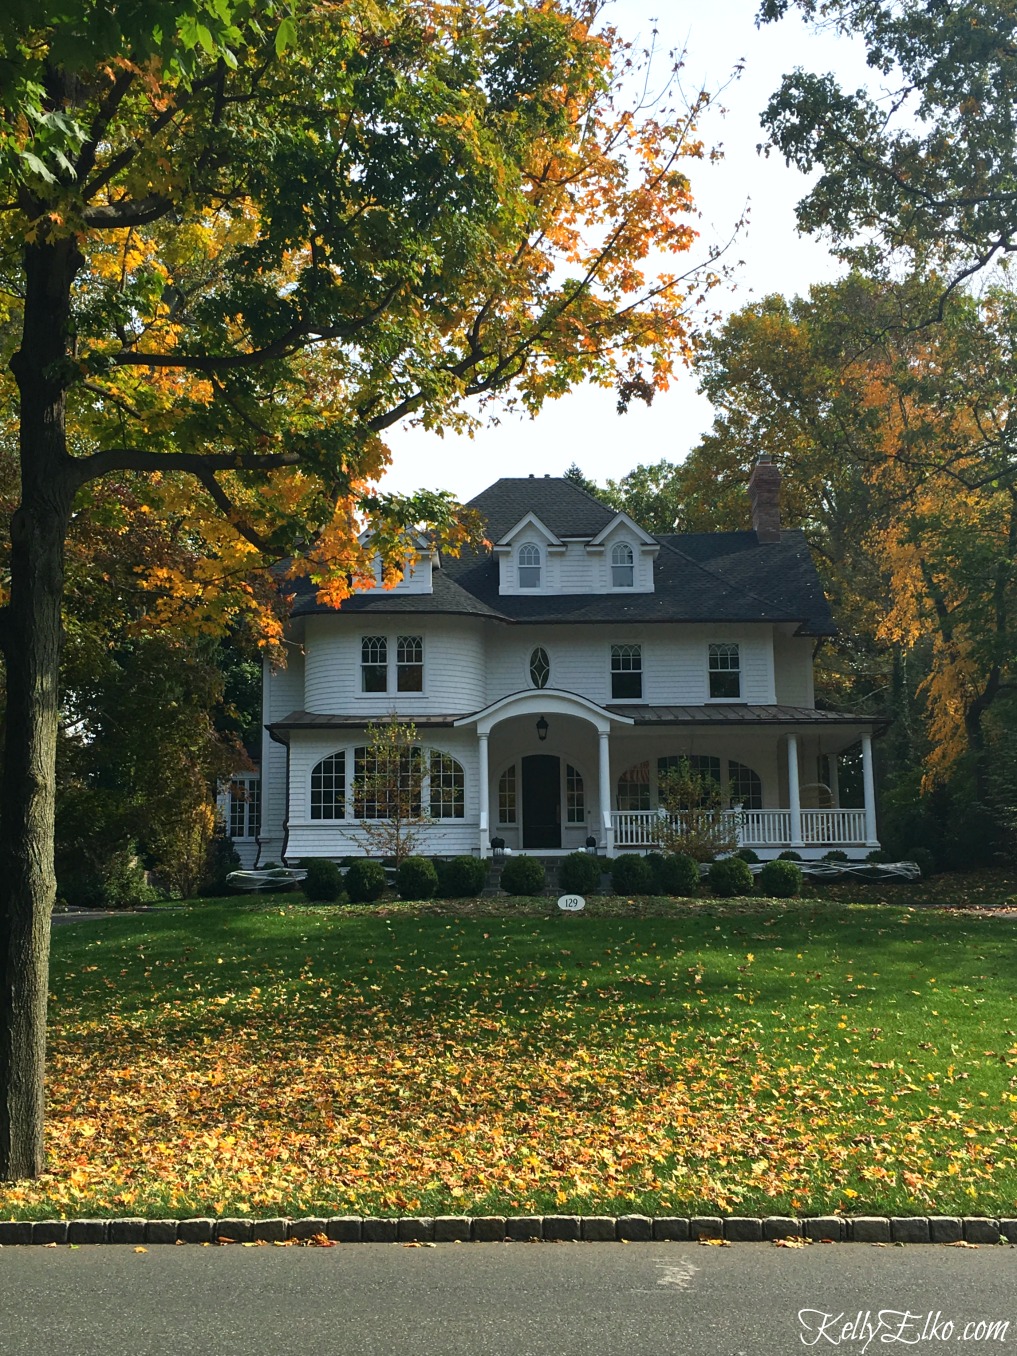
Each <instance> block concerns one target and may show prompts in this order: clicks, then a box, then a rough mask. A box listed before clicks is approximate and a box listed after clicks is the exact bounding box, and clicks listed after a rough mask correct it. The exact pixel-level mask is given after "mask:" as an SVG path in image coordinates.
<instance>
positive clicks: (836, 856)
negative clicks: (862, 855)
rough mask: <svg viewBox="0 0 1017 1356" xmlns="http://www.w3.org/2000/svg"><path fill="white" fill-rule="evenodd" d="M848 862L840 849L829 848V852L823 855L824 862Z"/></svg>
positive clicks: (847, 858)
mask: <svg viewBox="0 0 1017 1356" xmlns="http://www.w3.org/2000/svg"><path fill="white" fill-rule="evenodd" d="M850 860H851V859H850V858H849V857H848V855H847V853H846V852H845V851H844V850H843V849H842V848H831V849H830V851H829V852H824V853H823V861H824V862H847V861H850Z"/></svg>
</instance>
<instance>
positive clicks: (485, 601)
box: [293, 476, 836, 636]
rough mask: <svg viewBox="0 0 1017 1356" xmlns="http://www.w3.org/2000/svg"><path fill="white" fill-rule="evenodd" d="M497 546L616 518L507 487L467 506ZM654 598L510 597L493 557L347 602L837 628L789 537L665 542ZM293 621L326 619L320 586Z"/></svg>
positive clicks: (566, 488)
mask: <svg viewBox="0 0 1017 1356" xmlns="http://www.w3.org/2000/svg"><path fill="white" fill-rule="evenodd" d="M469 507H470V508H474V509H477V510H478V511H479V512H480V513H481V514H482V515H483V517H484V519H485V520H486V523H487V536H488V539H489V540H490V541H492V542H494V541H498V540H499V539H500V538H501V537H503V536H504V535H505V534H506V532H508V531H509V530H510V528H512V527H513V526H514V525H515V524H516V523H517V522H519V520H520V519H521V518H524V517H525V516H526V514H527V513H529V512H531V511H532V512H533V513H535V514H536V515H537V517H538V518H540V520H541V522H543V523H544V524H545V526H546V527H547V528H549V529H550V531H552V532H554V533H555V534H556V535H557V536H559V537H578V538H583V537H586V538H590V537H595V536H596V535H597V534H598V533H599V532H601V531H602V530H603V529H604V528H605V527H606V526H607V524H608V523H610V522H611V521H612V519H613V518H614V517H616V513H615V510H614V509H611V508H609V507H608V506H607V505H606V504H602V503H600V501H599V500H597V499H594V498H593V497H592V496H591V495H589V494H587V493H586V491H585V490H581V489H580V488H579V487H578V486H577V485H573V484H572V482H571V481H568V480H565V479H563V478H561V477H543V478H541V477H534V476H527V477H525V478H506V479H503V480H498V481H496V482H495V484H493V485H491V486H490V487H489V488H488V489H486V490H484V491H483V492H482V493H481V494H478V495H477V497H476V498H475V499H472V500H471V501H470V504H469ZM656 540H657V541H658V542H659V543H660V546H661V550H660V552H659V554H658V556H657V558H656V560H655V561H654V592H653V593H631V594H624V593H593V594H590V593H586V594H583V593H565V594H541V595H532V596H530V595H520V594H514V595H511V596H505V595H502V594H499V592H498V573H499V572H498V561H497V559H496V558H495V557H494V556H493V555H492V554H491V553H490V552H487V551H482V552H477V551H473V552H465V553H464V554H463V555H462V556H460V557H459V558H458V559H455V558H452V557H447V556H446V557H445V558H444V559H443V562H442V568H441V569H437V570H435V571H434V592H433V593H431V594H423V593H399V592H397V591H392V590H387V589H381V588H378V589H371V590H369V591H368V592H366V593H358V594H355V595H354V596H353V597H352V598H349V599H347V601H346V602H345V603H343V606H342V611H343V612H371V613H379V614H382V613H396V614H398V613H444V614H449V615H462V616H478V617H489V618H491V619H492V620H497V621H502V622H531V623H541V622H543V623H554V624H559V625H562V624H569V623H580V622H607V623H614V624H616V625H623V624H625V623H632V624H637V625H642V624H646V623H652V622H704V623H711V624H712V623H721V622H787V623H792V624H794V625H795V626H796V627H797V628H798V629H799V630H800V631H801V632H803V633H804V634H807V635H818V636H822V635H833V634H834V633H835V631H836V627H835V626H834V623H833V618H832V616H831V615H830V609H829V606H828V604H827V601H826V598H825V597H824V595H823V590H822V586H821V585H820V582H819V576H818V575H817V574H816V568H815V565H814V564H813V562H812V557H811V554H810V552H809V547H808V544H807V543H806V541H805V538H804V536H803V535H802V533H801V532H799V531H785V532H783V533H782V534H781V540H780V541H779V542H778V543H775V544H773V545H760V543H759V542H758V541H757V539H756V534H755V533H754V532H751V531H750V532H695V533H687V534H684V535H677V536H676V535H668V536H660V537H657V538H656ZM296 593H297V601H296V604H295V606H294V609H293V611H294V615H296V616H300V615H306V614H308V613H313V612H328V611H331V610H332V609H329V608H325V607H321V606H320V605H319V604H318V603H317V601H316V599H315V596H314V586H313V585H311V584H310V583H309V582H308V581H307V580H300V581H298V583H297V586H296Z"/></svg>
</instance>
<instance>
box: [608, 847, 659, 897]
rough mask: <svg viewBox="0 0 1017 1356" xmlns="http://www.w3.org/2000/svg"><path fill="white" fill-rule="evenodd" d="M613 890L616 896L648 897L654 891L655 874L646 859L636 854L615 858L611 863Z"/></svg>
mask: <svg viewBox="0 0 1017 1356" xmlns="http://www.w3.org/2000/svg"><path fill="white" fill-rule="evenodd" d="M611 889H612V890H613V891H614V892H615V894H616V895H648V894H649V893H650V891H651V890H652V889H653V872H652V871H651V869H650V867H649V866H648V865H647V863H646V858H645V857H637V856H636V855H635V853H632V854H631V855H626V856H624V857H615V859H614V861H612V863H611Z"/></svg>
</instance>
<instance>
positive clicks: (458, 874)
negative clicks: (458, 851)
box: [435, 855, 487, 899]
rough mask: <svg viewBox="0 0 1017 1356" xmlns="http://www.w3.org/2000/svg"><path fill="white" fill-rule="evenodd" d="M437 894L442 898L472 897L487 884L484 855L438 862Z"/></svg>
mask: <svg viewBox="0 0 1017 1356" xmlns="http://www.w3.org/2000/svg"><path fill="white" fill-rule="evenodd" d="M435 866H436V868H437V871H438V889H437V894H438V896H439V898H441V899H472V898H473V897H474V896H475V895H479V894H480V892H481V890H483V888H484V886H485V885H486V884H487V862H486V861H485V860H484V858H483V857H467V856H465V855H464V856H462V857H453V858H452V860H451V861H448V862H436V863H435Z"/></svg>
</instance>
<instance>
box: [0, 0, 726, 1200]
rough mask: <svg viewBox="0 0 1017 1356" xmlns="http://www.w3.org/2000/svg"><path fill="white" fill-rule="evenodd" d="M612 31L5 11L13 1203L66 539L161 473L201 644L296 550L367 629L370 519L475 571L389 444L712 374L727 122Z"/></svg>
mask: <svg viewBox="0 0 1017 1356" xmlns="http://www.w3.org/2000/svg"><path fill="white" fill-rule="evenodd" d="M595 14H596V7H595V6H593V5H588V4H586V3H585V2H584V0H575V3H571V0H542V3H539V4H538V3H535V2H534V3H531V2H530V0H493V3H492V2H491V0H462V3H459V4H456V5H453V6H445V5H440V4H437V3H430V2H429V0H422V2H421V3H419V4H414V5H406V4H404V3H401V0H348V2H347V3H345V4H343V5H342V6H338V7H336V6H320V5H317V4H314V3H312V0H295V3H292V4H289V5H287V6H285V7H284V6H282V5H280V4H277V3H275V0H187V2H186V3H184V4H181V5H177V6H173V7H166V6H162V7H157V8H153V7H152V6H151V5H148V4H145V3H141V0H112V3H104V4H102V5H99V4H97V3H96V0H70V2H69V3H66V4H60V5H56V4H55V3H52V0H40V3H38V4H32V5H25V4H15V5H9V6H6V7H4V9H3V11H2V14H0V63H2V70H3V75H4V94H5V97H4V102H3V110H2V113H0V209H2V211H3V213H4V219H5V230H4V233H3V239H2V244H0V278H2V282H3V288H4V291H3V313H2V314H0V334H2V336H3V339H4V351H3V354H2V359H3V361H2V362H0V371H3V372H5V373H6V371H7V370H8V366H9V370H10V372H11V374H12V376H13V383H14V385H15V386H16V392H14V391H11V390H8V391H7V392H5V398H6V400H7V406H8V407H10V406H12V405H13V398H14V396H15V394H16V400H17V408H18V426H17V430H16V431H17V454H16V461H17V479H18V485H17V491H16V494H17V503H16V506H15V510H14V513H13V515H12V518H11V532H10V546H9V585H8V586H7V587H6V589H5V599H4V607H3V611H2V614H0V650H2V653H3V658H4V665H5V680H6V697H7V723H6V734H5V746H4V757H3V782H2V787H0V882H2V884H0V989H2V991H3V993H4V996H5V997H4V1004H3V1008H2V1010H0V1178H16V1177H23V1176H31V1175H34V1174H37V1173H38V1172H39V1171H40V1170H41V1168H42V1164H43V1151H42V1106H43V1065H44V1049H45V1011H46V993H47V972H48V937H49V911H50V907H51V904H52V900H53V896H54V889H55V882H54V874H53V814H54V799H55V784H54V765H55V754H56V741H57V728H58V720H59V715H60V691H59V661H60V640H61V609H62V604H63V600H64V579H65V566H66V548H65V543H66V539H67V536H68V531H69V527H70V524H71V523H72V521H73V519H74V515H75V514H80V515H84V516H87V514H88V512H89V511H90V506H91V503H92V499H93V495H94V492H95V487H96V486H97V485H98V484H100V483H101V482H104V481H105V480H106V479H107V478H110V477H114V478H115V477H125V476H134V477H137V478H138V480H139V481H140V482H141V484H142V485H143V487H144V488H143V490H142V491H140V492H139V497H140V498H141V499H142V500H143V503H142V505H141V506H140V507H141V508H145V509H147V511H148V512H149V513H152V514H154V515H155V516H156V517H157V518H158V519H160V520H162V519H173V520H176V521H179V522H180V523H181V524H182V525H183V529H182V530H183V531H184V532H185V533H186V535H187V537H188V538H189V539H190V540H191V541H192V542H195V543H197V544H198V545H199V547H200V550H199V552H198V557H199V564H200V568H198V569H196V570H193V571H191V572H190V573H188V572H186V571H184V570H182V569H180V568H178V567H177V565H176V564H175V563H174V562H173V561H172V560H171V561H169V562H163V563H160V564H159V565H158V567H157V568H156V569H155V570H154V571H153V572H152V574H151V575H150V576H149V581H148V582H149V585H150V586H151V588H152V589H153V590H154V594H155V596H157V597H158V599H159V601H160V602H161V603H162V605H163V607H164V609H166V610H171V611H173V612H174V613H175V614H179V613H181V612H184V613H189V614H190V616H191V619H192V620H193V621H194V624H195V625H196V626H202V625H204V626H208V627H219V626H222V625H223V623H224V620H225V619H226V618H227V617H228V616H229V615H231V614H232V613H235V611H236V610H237V609H240V608H244V607H249V606H250V605H251V601H252V600H251V589H252V588H253V587H254V586H252V585H251V584H249V583H248V582H246V581H249V580H250V579H251V578H252V577H256V576H257V574H258V571H259V570H263V569H264V567H266V566H267V565H269V564H270V563H272V562H275V561H276V560H277V559H278V558H279V557H280V556H283V555H290V554H294V553H295V554H296V555H297V557H298V558H299V559H300V561H301V562H302V564H301V566H300V568H302V569H305V570H307V571H309V572H310V574H311V577H312V578H313V580H314V582H315V583H316V584H317V585H318V588H319V593H320V596H321V597H322V598H323V599H326V600H328V601H331V602H338V601H341V599H342V598H343V596H345V595H346V594H347V593H348V591H349V589H350V588H351V587H352V586H353V584H355V583H356V582H357V581H364V580H366V579H368V578H369V577H370V574H371V571H370V566H371V562H370V560H369V559H368V558H367V554H366V551H365V549H364V548H363V547H362V545H361V544H360V538H359V533H358V529H359V528H360V527H361V526H362V525H363V521H364V519H365V517H366V518H367V519H369V520H370V521H371V523H372V525H373V528H374V535H373V537H372V538H371V548H370V549H371V550H372V551H373V550H377V549H380V550H381V552H382V554H383V557H384V558H385V560H386V562H387V572H388V574H389V576H391V573H392V571H394V570H395V569H396V568H397V567H398V564H399V562H400V561H401V559H402V558H403V556H404V554H405V549H406V546H405V543H406V533H407V532H408V531H409V530H410V529H412V528H413V527H414V526H415V525H417V524H420V523H429V524H431V525H432V526H433V527H434V528H435V529H436V530H437V531H438V532H439V533H444V536H445V540H446V543H447V544H448V545H450V546H452V547H454V546H455V545H456V544H457V542H461V541H462V540H463V539H464V538H465V537H466V536H468V535H469V532H470V530H471V524H469V523H468V522H467V521H465V520H464V519H463V518H462V517H461V515H458V514H457V513H456V512H455V510H454V506H453V505H451V504H450V503H449V502H448V501H447V500H446V499H445V498H443V497H441V496H429V497H428V496H417V497H414V498H413V499H411V500H409V501H400V500H394V499H391V498H389V499H384V498H381V497H379V496H378V495H377V494H376V493H375V492H373V490H372V485H373V483H374V480H375V478H376V477H377V475H378V473H379V472H380V470H381V469H382V468H383V467H384V465H385V462H386V459H387V451H386V448H385V445H384V442H383V435H384V432H385V430H386V429H388V428H390V427H392V426H393V425H394V424H396V423H397V422H399V421H400V420H402V419H406V418H412V419H415V420H417V421H418V422H420V423H421V424H423V425H424V426H427V427H433V428H443V427H450V426H451V427H465V426H467V425H469V423H470V422H471V420H474V419H476V417H477V414H476V407H477V405H478V404H479V406H480V408H481V410H482V409H483V406H484V403H485V402H488V401H492V400H495V399H497V398H498V396H499V393H504V397H503V398H505V399H507V400H509V401H514V402H516V403H518V404H519V405H520V406H521V407H522V408H523V409H525V410H527V411H529V412H531V413H532V412H536V411H537V410H539V408H540V407H541V404H542V403H543V401H544V400H545V399H548V398H554V397H557V396H560V395H562V394H563V393H564V392H565V391H567V390H568V389H570V388H571V387H572V386H573V385H574V384H575V383H576V382H579V381H582V380H586V379H589V380H592V381H595V382H599V383H601V384H605V385H617V386H618V388H619V390H621V391H622V392H623V393H624V392H626V391H629V390H631V389H633V388H634V387H635V386H639V385H640V384H642V385H644V386H646V387H647V389H659V388H662V387H664V386H666V384H667V382H668V379H669V376H670V374H671V372H672V369H673V365H674V362H675V361H676V360H677V359H678V358H679V357H680V356H681V355H682V354H683V353H687V352H688V349H689V334H688V321H687V320H686V314H687V309H688V308H687V302H688V300H689V299H690V298H691V297H693V296H695V295H697V294H698V292H699V290H700V288H701V286H702V279H701V278H699V277H695V276H693V273H694V272H695V270H690V269H688V268H684V269H683V268H682V267H680V266H675V267H674V268H673V269H672V271H669V272H661V273H660V274H659V275H657V276H651V275H650V274H649V273H648V268H649V256H650V255H651V252H652V251H663V256H664V257H666V256H667V255H669V254H670V255H672V256H674V258H675V259H678V258H679V257H680V256H682V255H684V254H685V253H686V252H687V251H688V249H689V248H690V246H691V244H692V242H693V240H694V236H695V232H694V230H693V227H692V225H691V224H690V222H689V220H688V217H689V213H690V211H691V209H692V199H691V194H690V188H689V181H688V178H687V174H686V162H687V160H688V159H689V158H690V157H693V158H694V157H697V156H699V155H701V153H702V146H701V143H700V142H699V140H698V138H697V136H696V134H695V119H696V116H697V114H698V112H699V110H700V109H701V107H702V105H703V102H704V101H705V96H703V97H702V98H697V99H696V100H695V101H694V103H693V106H692V107H689V108H680V109H677V110H676V109H675V108H674V106H673V104H671V103H668V102H667V101H665V102H664V103H663V104H662V105H661V106H660V107H658V108H653V109H650V108H645V107H644V108H643V109H641V110H639V111H635V112H634V111H633V110H631V109H629V108H627V107H626V106H625V103H624V98H623V95H622V93H621V81H622V80H627V79H629V78H630V57H629V54H628V53H627V51H626V50H625V49H624V47H623V46H622V44H621V43H620V42H619V41H618V39H617V38H616V37H615V35H614V34H613V33H612V32H611V31H610V30H605V31H603V32H600V33H597V32H594V31H593V29H592V28H591V24H592V21H593V19H594V18H595ZM668 88H669V91H671V90H673V89H674V88H675V86H673V85H669V86H668ZM644 372H645V375H644ZM4 380H6V377H4ZM471 398H473V400H474V404H473V405H470V404H467V402H468V401H469V400H470V399H471ZM139 511H140V508H139ZM266 577H267V576H266ZM263 589H264V592H265V593H266V594H267V592H268V591H269V590H268V587H267V585H264V586H263ZM255 601H256V600H255ZM158 615H160V616H161V615H162V614H158ZM266 617H267V612H266ZM275 626H276V630H275V635H276V636H278V622H277V621H276V623H275ZM266 635H267V637H268V638H269V639H271V636H272V633H271V632H270V631H266Z"/></svg>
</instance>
